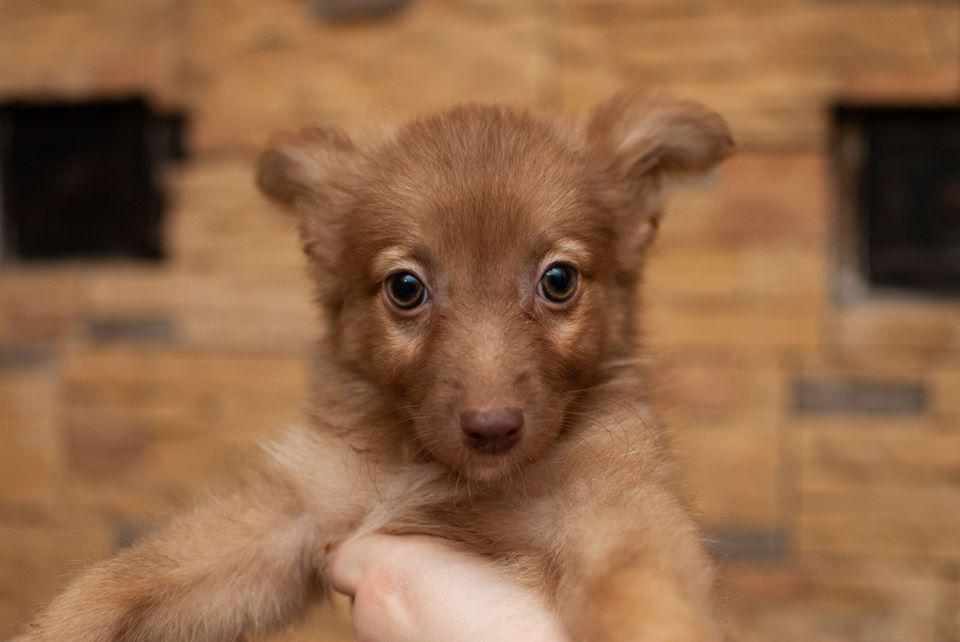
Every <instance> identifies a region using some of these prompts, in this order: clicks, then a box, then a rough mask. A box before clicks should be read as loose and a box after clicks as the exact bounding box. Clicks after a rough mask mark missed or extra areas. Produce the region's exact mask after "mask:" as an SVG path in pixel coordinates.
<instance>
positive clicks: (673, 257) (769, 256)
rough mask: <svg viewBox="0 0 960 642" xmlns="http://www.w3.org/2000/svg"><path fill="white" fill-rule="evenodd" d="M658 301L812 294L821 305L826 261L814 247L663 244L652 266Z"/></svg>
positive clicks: (651, 284) (651, 285) (652, 292)
mask: <svg viewBox="0 0 960 642" xmlns="http://www.w3.org/2000/svg"><path fill="white" fill-rule="evenodd" d="M647 270H648V272H647V274H648V276H647V279H646V284H647V294H648V296H649V298H650V299H651V300H653V301H657V302H660V301H664V300H670V299H674V298H675V299H680V300H697V299H703V300H708V301H717V300H730V301H765V302H769V304H770V305H771V306H774V305H776V303H777V300H778V299H787V300H788V301H791V300H792V301H797V300H801V301H802V300H807V301H810V304H811V305H812V306H816V307H819V306H821V305H822V301H823V300H824V298H825V297H826V261H825V260H824V257H823V256H822V255H821V254H820V253H819V252H818V251H816V250H814V249H802V250H794V249H786V248H782V249H777V248H764V247H761V246H758V247H754V248H749V249H736V250H712V249H703V248H672V247H669V246H666V247H661V251H660V252H658V253H657V254H656V255H655V256H653V257H652V258H651V260H650V263H649V267H648V268H647Z"/></svg>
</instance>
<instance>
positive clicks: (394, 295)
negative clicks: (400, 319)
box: [387, 272, 426, 309]
mask: <svg viewBox="0 0 960 642" xmlns="http://www.w3.org/2000/svg"><path fill="white" fill-rule="evenodd" d="M387 292H388V293H389V295H390V299H391V300H392V301H393V303H394V305H396V306H397V307H400V308H404V309H410V308H415V307H417V306H418V305H420V304H421V303H423V299H424V295H425V294H426V289H425V288H424V287H423V283H421V282H420V279H418V278H417V277H416V276H414V275H413V274H411V273H410V272H399V273H397V274H394V275H393V276H391V277H390V279H389V281H388V283H387Z"/></svg>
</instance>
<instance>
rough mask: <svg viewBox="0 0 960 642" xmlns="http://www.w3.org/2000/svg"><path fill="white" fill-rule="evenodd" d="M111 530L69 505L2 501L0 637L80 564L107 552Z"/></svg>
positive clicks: (50, 595)
mask: <svg viewBox="0 0 960 642" xmlns="http://www.w3.org/2000/svg"><path fill="white" fill-rule="evenodd" d="M110 550H111V542H110V535H109V529H108V528H107V527H106V525H105V523H104V522H102V521H101V520H99V518H96V517H93V516H90V515H87V514H84V513H82V512H81V511H78V510H73V509H72V508H71V507H69V506H62V507H58V508H57V509H55V510H47V509H43V510H37V509H34V510H29V511H27V510H24V509H22V508H20V509H17V508H15V507H10V506H6V505H4V504H2V503H0V637H2V638H3V639H7V638H8V637H9V636H11V635H13V634H14V633H18V632H21V631H22V630H23V628H24V627H25V626H26V625H27V623H28V622H29V621H30V620H31V619H32V618H33V617H34V616H35V615H36V613H37V611H38V610H39V609H40V608H41V607H43V606H44V605H45V604H46V603H47V602H49V601H50V600H51V599H53V597H54V596H55V595H56V594H57V592H59V591H60V590H61V589H62V588H63V586H64V585H65V583H66V582H67V581H68V580H69V579H70V578H71V577H72V576H73V575H75V574H76V573H78V572H79V571H80V570H81V569H83V567H84V566H86V565H88V564H90V563H91V562H93V561H95V560H98V559H102V558H103V557H105V556H106V555H108V554H109V553H110Z"/></svg>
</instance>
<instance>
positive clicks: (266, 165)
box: [257, 127, 357, 210]
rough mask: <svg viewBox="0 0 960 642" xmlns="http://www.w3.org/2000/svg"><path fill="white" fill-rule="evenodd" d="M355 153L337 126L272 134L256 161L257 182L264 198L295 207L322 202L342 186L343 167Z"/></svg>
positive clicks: (299, 207) (290, 207)
mask: <svg viewBox="0 0 960 642" xmlns="http://www.w3.org/2000/svg"><path fill="white" fill-rule="evenodd" d="M356 156H357V148H356V146H355V145H354V144H353V141H351V140H350V138H349V137H348V136H347V135H346V134H344V133H343V132H342V131H340V130H339V129H334V128H332V127H313V128H310V129H304V130H303V131H301V132H299V133H296V134H280V135H278V136H276V137H274V138H273V139H272V140H271V141H270V144H269V145H268V146H267V149H266V150H265V151H264V152H263V153H262V154H260V158H259V160H258V161H257V185H258V186H259V187H260V191H262V192H263V193H264V194H265V195H266V196H267V197H269V198H270V199H271V200H273V201H274V202H275V203H278V204H279V205H282V206H284V207H286V208H289V209H292V210H297V209H304V208H307V209H309V208H312V207H315V206H317V205H323V204H324V203H326V202H328V201H329V200H330V199H331V198H334V199H335V198H336V196H337V194H336V192H337V191H338V190H341V189H342V181H343V179H344V178H345V176H343V170H344V168H345V167H346V166H348V165H350V164H351V163H352V162H353V160H354V158H355V157H356Z"/></svg>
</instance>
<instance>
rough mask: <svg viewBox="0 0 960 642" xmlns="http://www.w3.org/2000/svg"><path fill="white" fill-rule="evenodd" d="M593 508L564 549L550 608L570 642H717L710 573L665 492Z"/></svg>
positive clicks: (690, 528)
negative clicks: (553, 606) (555, 599)
mask: <svg viewBox="0 0 960 642" xmlns="http://www.w3.org/2000/svg"><path fill="white" fill-rule="evenodd" d="M601 503H602V504H603V505H601V506H597V505H596V504H594V505H593V506H591V507H590V508H587V509H585V510H584V511H582V512H581V513H579V514H578V515H577V519H578V520H580V522H579V523H575V524H573V525H572V528H571V529H570V530H569V535H568V539H567V541H566V542H565V549H564V550H565V552H564V558H565V559H564V568H565V569H566V570H565V574H564V576H563V578H562V579H561V583H560V591H559V594H558V606H559V608H560V613H561V615H562V617H563V618H564V620H565V622H566V624H567V627H568V630H569V631H570V632H571V633H572V636H573V640H576V642H718V640H720V635H719V631H718V629H717V626H716V624H715V622H714V620H713V613H712V605H711V600H710V591H711V584H712V570H711V566H710V562H709V560H708V559H707V557H706V554H705V552H704V551H703V549H702V546H701V544H700V538H699V535H698V533H697V530H696V527H695V526H694V524H693V523H692V521H691V520H690V519H689V517H688V516H687V515H686V513H685V511H684V510H683V509H682V507H680V506H679V505H678V503H677V502H676V500H675V499H674V498H673V497H672V496H671V495H670V494H669V493H667V492H666V491H664V490H662V489H659V488H657V487H656V486H652V487H650V488H643V489H642V490H640V491H639V492H635V493H631V498H630V500H623V501H617V500H611V501H608V502H603V500H602V498H601Z"/></svg>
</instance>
